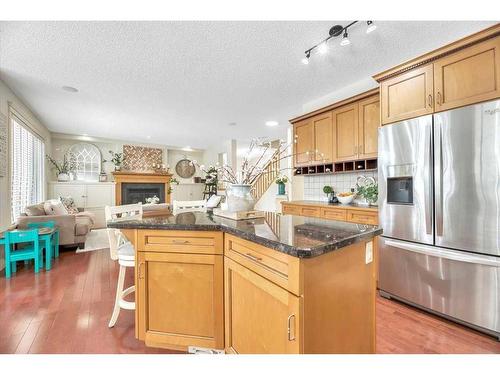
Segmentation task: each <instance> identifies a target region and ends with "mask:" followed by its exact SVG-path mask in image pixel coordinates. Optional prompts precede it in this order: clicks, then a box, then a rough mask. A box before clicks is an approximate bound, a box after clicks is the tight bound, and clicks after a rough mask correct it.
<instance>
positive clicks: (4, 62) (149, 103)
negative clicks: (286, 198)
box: [0, 21, 494, 148]
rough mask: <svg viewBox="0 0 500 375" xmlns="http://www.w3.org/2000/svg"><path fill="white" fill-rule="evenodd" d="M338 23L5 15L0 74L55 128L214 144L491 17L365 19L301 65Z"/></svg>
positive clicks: (0, 29) (264, 132)
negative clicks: (371, 27)
mask: <svg viewBox="0 0 500 375" xmlns="http://www.w3.org/2000/svg"><path fill="white" fill-rule="evenodd" d="M335 23H336V21H331V22H316V21H315V22H1V23H0V78H1V79H3V80H4V81H5V82H6V84H7V85H8V86H9V87H10V88H11V89H12V90H13V91H14V92H15V93H16V94H17V95H18V96H19V97H20V98H21V99H22V100H23V101H24V102H25V103H26V104H27V105H28V106H29V107H30V108H31V109H32V110H33V111H34V113H35V114H36V115H37V116H38V117H39V118H40V120H41V121H42V122H43V123H45V124H46V125H47V126H48V127H49V129H50V130H51V131H54V132H61V133H71V134H83V133H85V134H88V135H91V136H98V137H105V138H117V139H123V140H129V141H138V142H148V141H149V140H150V141H154V143H160V144H165V145H171V146H180V147H182V146H187V145H189V146H191V147H197V148H206V147H208V146H209V145H210V144H213V143H215V142H220V141H221V140H222V139H228V138H236V139H242V140H243V139H249V138H251V137H256V136H274V137H282V136H284V134H285V132H284V129H285V127H286V125H287V120H288V119H289V118H291V117H293V116H295V115H298V114H300V112H301V109H302V105H303V104H304V103H305V102H308V101H311V100H313V99H315V98H318V97H321V96H324V95H326V94H328V93H330V92H333V91H336V90H338V89H339V88H341V87H343V86H346V85H349V84H351V83H353V82H356V81H359V80H362V79H365V78H366V77H367V76H370V75H372V74H374V73H377V72H379V71H381V70H383V69H386V68H389V67H391V66H393V65H395V64H397V63H400V62H402V61H404V60H407V59H409V58H412V57H415V56H416V55H418V54H421V53H424V52H427V51H429V50H431V49H434V48H436V47H439V46H441V45H443V44H445V43H448V42H451V41H453V40H455V39H457V38H460V37H462V36H465V35H467V34H470V33H472V32H475V31H478V30H480V29H483V28H485V27H487V26H489V25H491V24H493V23H494V22H394V21H386V22H377V25H378V29H377V30H376V31H375V32H374V33H371V34H368V35H367V34H365V26H364V25H362V24H358V25H355V26H354V27H353V28H352V30H351V31H350V33H349V34H350V39H351V41H352V44H351V45H350V46H347V47H340V46H339V45H338V40H334V43H332V44H331V50H330V53H329V54H327V55H324V56H319V55H316V56H312V58H311V63H310V64H309V65H308V66H305V65H303V64H301V63H300V60H301V58H302V57H303V51H304V50H305V49H307V48H308V47H311V46H312V45H313V44H315V43H317V42H318V41H319V40H321V39H322V38H324V37H325V36H326V35H327V32H328V29H329V27H330V26H332V25H333V24H335ZM65 85H67V86H74V87H76V88H78V89H79V92H78V93H69V92H66V91H63V90H62V89H61V87H62V86H65ZM266 120H277V121H279V122H280V126H278V127H276V128H269V127H266V126H265V125H264V122H265V121H266ZM231 122H236V123H237V125H236V126H228V123H231ZM148 135H149V137H148Z"/></svg>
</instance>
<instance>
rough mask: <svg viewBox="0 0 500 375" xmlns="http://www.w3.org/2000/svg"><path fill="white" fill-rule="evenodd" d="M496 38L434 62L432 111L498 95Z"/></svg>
mask: <svg viewBox="0 0 500 375" xmlns="http://www.w3.org/2000/svg"><path fill="white" fill-rule="evenodd" d="M499 54H500V37H497V38H495V39H492V40H489V41H486V42H483V43H480V44H477V45H475V46H472V47H469V48H467V49H464V50H462V51H459V52H457V53H454V54H452V55H449V56H446V57H444V58H442V59H439V60H437V61H436V62H435V63H434V91H435V102H436V104H435V106H436V111H444V110H447V109H450V108H456V107H461V106H465V105H468V104H474V103H478V102H482V101H485V100H490V99H495V98H497V97H499V96H500V56H499Z"/></svg>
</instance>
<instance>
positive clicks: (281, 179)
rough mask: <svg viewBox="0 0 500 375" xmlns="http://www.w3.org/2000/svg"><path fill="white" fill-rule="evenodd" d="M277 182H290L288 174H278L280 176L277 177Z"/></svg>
mask: <svg viewBox="0 0 500 375" xmlns="http://www.w3.org/2000/svg"><path fill="white" fill-rule="evenodd" d="M275 182H276V184H278V185H279V184H286V183H287V182H288V177H287V176H278V178H276V181H275Z"/></svg>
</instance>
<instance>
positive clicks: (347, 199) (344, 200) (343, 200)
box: [337, 194, 354, 204]
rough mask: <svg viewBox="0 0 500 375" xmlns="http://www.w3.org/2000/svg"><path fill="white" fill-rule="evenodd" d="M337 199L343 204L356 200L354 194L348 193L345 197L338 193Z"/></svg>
mask: <svg viewBox="0 0 500 375" xmlns="http://www.w3.org/2000/svg"><path fill="white" fill-rule="evenodd" d="M337 199H338V200H339V202H340V203H342V204H350V203H352V201H353V200H354V194H351V195H347V196H345V197H342V196H340V195H337Z"/></svg>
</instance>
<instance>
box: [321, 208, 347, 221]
mask: <svg viewBox="0 0 500 375" xmlns="http://www.w3.org/2000/svg"><path fill="white" fill-rule="evenodd" d="M321 217H322V218H323V219H328V220H340V221H346V220H347V213H346V210H344V209H342V208H322V209H321Z"/></svg>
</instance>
